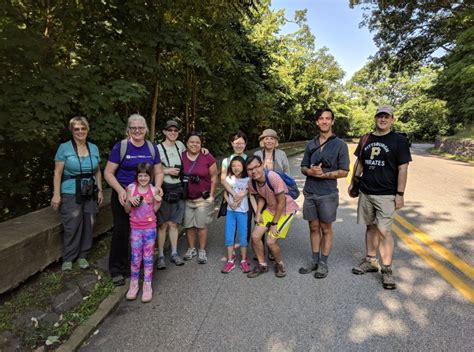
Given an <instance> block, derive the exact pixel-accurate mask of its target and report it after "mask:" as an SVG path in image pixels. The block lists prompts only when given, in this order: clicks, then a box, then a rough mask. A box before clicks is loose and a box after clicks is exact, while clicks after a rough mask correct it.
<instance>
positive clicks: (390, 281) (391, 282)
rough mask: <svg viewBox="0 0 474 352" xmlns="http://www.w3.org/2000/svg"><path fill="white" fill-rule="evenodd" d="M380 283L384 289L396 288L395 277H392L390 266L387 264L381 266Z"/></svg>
mask: <svg viewBox="0 0 474 352" xmlns="http://www.w3.org/2000/svg"><path fill="white" fill-rule="evenodd" d="M381 271H382V285H383V288H384V289H386V290H394V289H396V288H397V285H396V284H395V279H394V278H393V274H392V268H391V267H388V266H382V270H381Z"/></svg>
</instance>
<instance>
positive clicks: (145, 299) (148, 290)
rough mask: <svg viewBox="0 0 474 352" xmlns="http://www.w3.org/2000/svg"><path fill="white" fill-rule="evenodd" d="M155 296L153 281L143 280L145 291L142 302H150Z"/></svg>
mask: <svg viewBox="0 0 474 352" xmlns="http://www.w3.org/2000/svg"><path fill="white" fill-rule="evenodd" d="M152 298H153V289H152V288H151V282H143V293H142V302H143V303H148V302H150V301H151V299H152Z"/></svg>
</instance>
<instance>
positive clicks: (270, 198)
mask: <svg viewBox="0 0 474 352" xmlns="http://www.w3.org/2000/svg"><path fill="white" fill-rule="evenodd" d="M268 181H270V183H271V184H272V187H273V189H274V191H275V193H274V192H272V190H271V189H270V187H268V184H267V183H266V182H265V185H263V186H262V187H260V186H259V185H258V183H257V182H255V184H256V186H257V189H255V188H253V185H252V183H253V182H252V179H250V180H249V191H250V193H251V194H259V195H260V196H261V197H263V198H264V199H265V200H266V202H267V208H266V209H267V210H268V211H269V212H270V213H271V214H273V215H275V212H276V208H277V201H276V197H275V194H280V193H282V192H284V193H285V198H286V206H285V208H284V209H283V212H284V214H290V213H293V212H295V211H297V210H298V209H299V207H298V204H296V202H295V200H294V199H293V198H291V196H290V195H288V194H287V193H288V187H286V185H285V182H283V180H282V179H281V177H280V176H278V174H277V173H276V172H273V171H268Z"/></svg>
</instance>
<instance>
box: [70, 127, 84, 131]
mask: <svg viewBox="0 0 474 352" xmlns="http://www.w3.org/2000/svg"><path fill="white" fill-rule="evenodd" d="M72 130H73V131H74V132H84V131H87V128H86V127H74V128H73V129H72Z"/></svg>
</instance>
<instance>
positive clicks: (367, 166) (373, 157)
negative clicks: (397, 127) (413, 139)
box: [354, 132, 411, 195]
mask: <svg viewBox="0 0 474 352" xmlns="http://www.w3.org/2000/svg"><path fill="white" fill-rule="evenodd" d="M359 149H360V146H359V145H358V146H357V149H356V151H355V152H354V155H355V156H357V157H358V156H359ZM410 161H411V154H410V148H409V146H408V139H407V138H406V137H404V136H402V135H400V134H398V133H395V132H390V133H388V134H386V135H383V136H376V135H374V134H370V135H369V138H368V140H367V142H366V143H365V144H364V147H363V152H362V157H361V160H360V162H361V163H362V165H363V166H364V169H363V172H362V181H361V184H360V190H361V191H362V192H364V193H366V194H376V195H388V194H391V195H395V194H396V193H397V180H398V166H399V165H402V164H406V163H408V162H410Z"/></svg>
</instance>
